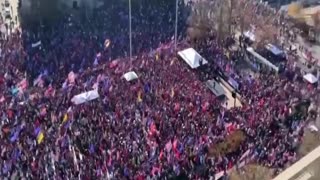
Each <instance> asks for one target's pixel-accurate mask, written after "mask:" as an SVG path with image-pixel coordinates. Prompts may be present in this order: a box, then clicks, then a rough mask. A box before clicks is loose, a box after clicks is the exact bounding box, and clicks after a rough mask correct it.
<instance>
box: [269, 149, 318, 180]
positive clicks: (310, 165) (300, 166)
mask: <svg viewBox="0 0 320 180" xmlns="http://www.w3.org/2000/svg"><path fill="white" fill-rule="evenodd" d="M319 170H320V146H319V147H317V148H316V149H314V150H313V151H311V152H310V153H309V154H307V155H306V156H304V157H303V158H302V159H300V160H299V161H298V162H296V163H294V164H293V165H292V166H290V167H289V168H287V169H286V170H285V171H283V172H282V173H281V174H279V175H278V176H277V177H276V178H274V179H273V180H319V179H320V171H319Z"/></svg>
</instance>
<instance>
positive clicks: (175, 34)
mask: <svg viewBox="0 0 320 180" xmlns="http://www.w3.org/2000/svg"><path fill="white" fill-rule="evenodd" d="M178 2H179V0H176V21H175V29H174V49H175V50H177V38H178Z"/></svg>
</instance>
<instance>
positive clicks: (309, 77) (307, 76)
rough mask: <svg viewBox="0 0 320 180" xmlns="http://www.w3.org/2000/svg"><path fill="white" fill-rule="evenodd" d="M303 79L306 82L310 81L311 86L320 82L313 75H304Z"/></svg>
mask: <svg viewBox="0 0 320 180" xmlns="http://www.w3.org/2000/svg"><path fill="white" fill-rule="evenodd" d="M303 79H305V80H306V81H308V82H309V83H311V84H314V83H316V82H317V81H318V79H317V78H316V77H315V76H314V75H313V74H311V73H308V74H306V75H304V76H303Z"/></svg>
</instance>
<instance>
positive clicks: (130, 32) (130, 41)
mask: <svg viewBox="0 0 320 180" xmlns="http://www.w3.org/2000/svg"><path fill="white" fill-rule="evenodd" d="M131 20H132V19H131V0H129V43H130V45H129V46H130V49H129V51H130V61H131V60H132V25H131V24H132V22H131Z"/></svg>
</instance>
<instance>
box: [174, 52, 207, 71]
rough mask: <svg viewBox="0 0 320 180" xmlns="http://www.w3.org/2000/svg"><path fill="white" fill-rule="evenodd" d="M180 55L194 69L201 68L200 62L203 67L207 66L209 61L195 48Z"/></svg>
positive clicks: (179, 53)
mask: <svg viewBox="0 0 320 180" xmlns="http://www.w3.org/2000/svg"><path fill="white" fill-rule="evenodd" d="M178 55H179V56H180V57H181V58H182V59H183V60H184V61H185V62H186V63H187V64H188V65H189V66H190V67H191V68H192V69H195V68H198V67H199V66H200V64H201V63H200V61H202V65H204V64H207V63H208V61H207V60H205V59H204V58H203V57H202V56H201V55H200V54H199V53H198V52H197V51H196V50H194V49H193V48H188V49H185V50H183V51H179V52H178Z"/></svg>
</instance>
